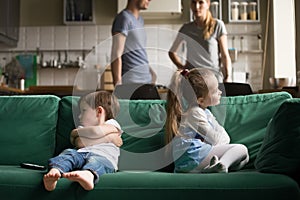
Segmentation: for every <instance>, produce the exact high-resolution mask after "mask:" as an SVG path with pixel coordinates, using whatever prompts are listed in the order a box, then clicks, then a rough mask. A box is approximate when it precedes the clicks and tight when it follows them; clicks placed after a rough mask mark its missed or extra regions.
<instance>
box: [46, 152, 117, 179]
mask: <svg viewBox="0 0 300 200" xmlns="http://www.w3.org/2000/svg"><path fill="white" fill-rule="evenodd" d="M48 164H49V168H50V169H51V168H56V169H58V170H59V171H60V172H61V173H66V172H70V171H73V170H89V171H90V172H91V173H93V174H94V177H95V178H94V183H95V184H96V183H97V182H98V181H99V177H100V176H101V175H103V174H106V173H114V172H115V169H114V167H113V165H112V164H111V162H110V161H109V160H108V159H106V158H105V157H103V156H99V155H97V154H94V153H90V152H77V150H76V149H66V150H64V151H63V152H62V153H60V154H59V155H58V156H56V157H53V158H50V159H49V163H48Z"/></svg>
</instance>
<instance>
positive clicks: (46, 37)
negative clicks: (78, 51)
mask: <svg viewBox="0 0 300 200" xmlns="http://www.w3.org/2000/svg"><path fill="white" fill-rule="evenodd" d="M40 49H46V50H53V49H54V27H53V26H51V27H48V26H45V27H43V26H42V27H41V28H40Z"/></svg>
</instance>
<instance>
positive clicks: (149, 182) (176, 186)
mask: <svg viewBox="0 0 300 200" xmlns="http://www.w3.org/2000/svg"><path fill="white" fill-rule="evenodd" d="M77 194H78V196H77V197H78V199H85V200H89V199H91V200H92V199H96V197H98V198H99V197H101V199H122V200H127V199H128V200H139V199H141V198H142V199H143V200H154V199H189V198H192V199H230V200H240V199H243V200H253V199H255V200H270V199H272V200H275V199H276V200H287V199H289V200H292V199H293V200H297V199H299V188H298V185H297V183H296V182H295V181H294V180H293V179H291V178H290V177H288V176H285V175H281V174H275V175H274V174H263V173H258V172H234V173H227V174H225V173H214V174H192V173H188V174H186V173H175V174H172V173H162V172H118V173H115V174H105V175H103V176H102V178H101V181H99V183H98V184H97V185H96V186H95V188H94V190H92V191H88V192H87V191H84V190H83V189H82V188H79V190H78V193H77ZM99 199H100V198H99Z"/></svg>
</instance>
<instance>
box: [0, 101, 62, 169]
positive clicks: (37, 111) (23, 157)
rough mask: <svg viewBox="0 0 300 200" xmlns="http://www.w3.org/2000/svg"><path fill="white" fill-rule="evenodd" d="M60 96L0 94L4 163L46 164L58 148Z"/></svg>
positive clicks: (0, 147) (0, 144)
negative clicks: (56, 147) (57, 133)
mask: <svg viewBox="0 0 300 200" xmlns="http://www.w3.org/2000/svg"><path fill="white" fill-rule="evenodd" d="M59 100H60V99H59V98H58V97H56V96H52V95H32V96H29V95H28V96H1V97H0V105H1V106H0V113H1V119H0V127H1V129H0V151H1V152H5V153H2V154H1V155H0V164H5V165H10V164H11V165H19V164H20V163H22V162H33V163H37V164H43V165H45V164H46V163H47V160H48V159H49V157H51V156H53V153H54V149H55V135H56V125H57V117H58V105H59Z"/></svg>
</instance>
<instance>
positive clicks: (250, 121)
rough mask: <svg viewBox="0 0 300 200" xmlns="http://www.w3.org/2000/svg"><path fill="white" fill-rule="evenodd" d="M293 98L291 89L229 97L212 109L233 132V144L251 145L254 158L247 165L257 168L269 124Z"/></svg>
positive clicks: (249, 149)
mask: <svg viewBox="0 0 300 200" xmlns="http://www.w3.org/2000/svg"><path fill="white" fill-rule="evenodd" d="M291 98H292V96H291V95H290V94H289V93H287V92H276V93H266V94H254V95H246V96H235V97H226V98H223V99H222V101H221V103H220V104H219V105H218V106H215V107H212V108H211V110H212V113H213V114H214V115H215V116H216V118H217V120H218V121H219V123H220V124H222V125H223V126H224V128H225V129H226V131H227V132H228V134H229V135H230V138H231V143H240V144H244V145H246V146H247V148H248V152H249V155H250V160H249V162H248V164H247V165H246V166H245V168H251V169H252V168H254V161H255V159H256V157H257V154H258V151H259V148H260V146H261V145H262V142H263V139H264V137H265V133H266V129H267V126H268V123H269V122H270V120H271V118H272V117H273V115H274V114H275V113H276V111H277V109H278V108H279V107H280V105H281V104H282V103H283V102H284V101H286V100H287V99H291Z"/></svg>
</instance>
